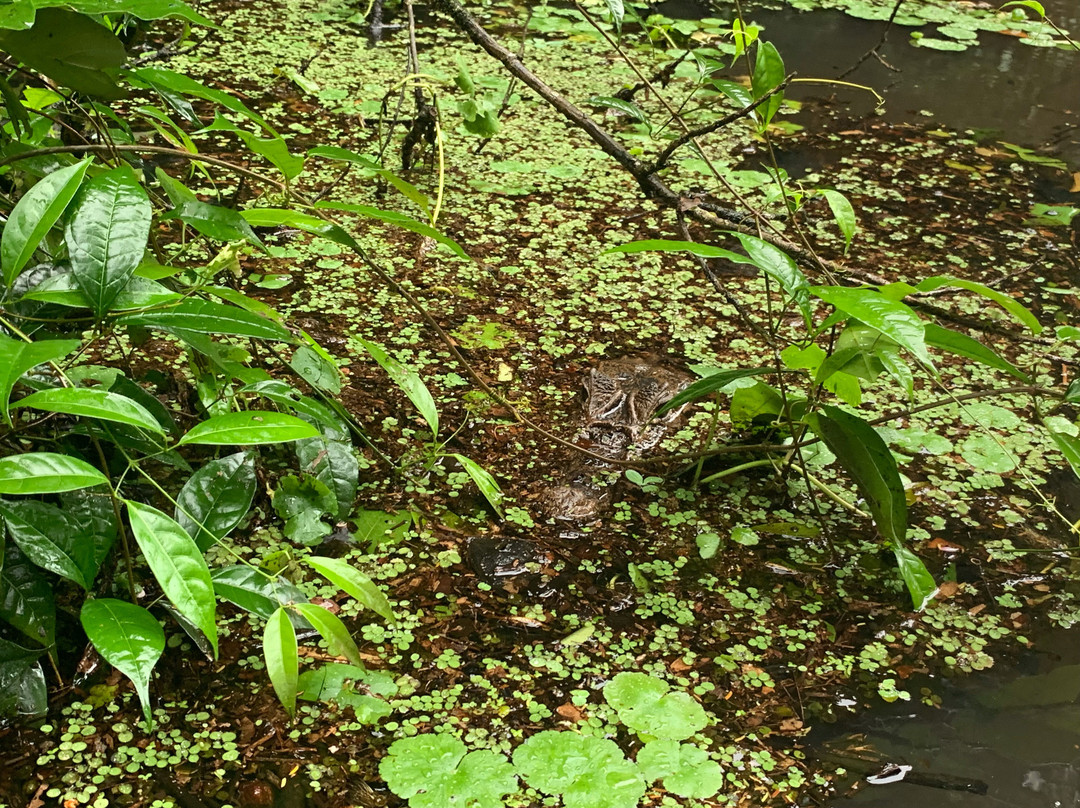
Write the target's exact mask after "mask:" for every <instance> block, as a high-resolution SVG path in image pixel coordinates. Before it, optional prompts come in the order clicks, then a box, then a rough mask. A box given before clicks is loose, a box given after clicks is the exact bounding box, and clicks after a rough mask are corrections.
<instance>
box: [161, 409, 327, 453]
mask: <svg viewBox="0 0 1080 808" xmlns="http://www.w3.org/2000/svg"><path fill="white" fill-rule="evenodd" d="M318 434H319V432H318V430H317V429H315V427H313V426H312V425H311V424H309V423H308V422H307V421H301V420H300V419H299V418H297V417H295V416H293V415H285V414H284V413H280V412H258V411H253V410H252V411H248V412H230V413H226V414H225V415H216V416H214V417H213V418H208V419H207V420H205V421H203V422H202V423H201V424H198V425H197V426H195V427H192V429H191V430H190V431H189V432H188V433H187V434H186V435H184V437H182V438H180V441H179V444H178V445H181V446H182V445H184V444H185V443H196V444H201V445H204V446H254V445H260V444H264V443H286V442H288V441H291V440H299V439H301V438H314V437H316V436H317V435H318Z"/></svg>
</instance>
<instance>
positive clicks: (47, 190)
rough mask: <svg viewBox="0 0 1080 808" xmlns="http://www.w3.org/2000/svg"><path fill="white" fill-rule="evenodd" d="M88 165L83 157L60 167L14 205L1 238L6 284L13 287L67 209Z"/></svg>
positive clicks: (0, 260)
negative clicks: (80, 160)
mask: <svg viewBox="0 0 1080 808" xmlns="http://www.w3.org/2000/svg"><path fill="white" fill-rule="evenodd" d="M89 166H90V160H83V161H82V162H79V163H76V164H75V165H73V166H67V167H66V168H61V169H57V170H56V171H54V172H52V173H51V174H48V175H46V176H45V177H44V178H43V179H41V180H39V181H38V183H37V184H36V185H35V186H34V187H33V188H31V189H30V190H29V191H27V192H26V193H25V194H23V195H22V197H21V198H20V199H19V201H18V202H17V203H16V205H15V207H14V208H12V210H11V214H10V215H9V216H8V220H7V222H6V223H5V224H4V233H3V236H2V237H0V266H2V267H3V277H4V283H5V284H6V285H7V286H11V284H12V282H13V281H14V280H15V278H16V277H18V275H19V273H20V272H22V270H23V267H25V266H26V263H27V262H28V261H29V260H30V258H31V256H33V254H34V250H36V249H37V248H38V245H39V244H40V243H41V240H42V239H43V238H44V237H45V234H46V233H48V232H49V230H50V229H52V226H53V225H54V224H56V222H57V221H59V219H60V217H61V216H62V215H63V214H64V211H65V210H67V206H68V204H69V203H70V202H71V200H72V199H73V198H74V196H75V193H76V192H77V191H78V190H79V185H80V184H81V183H82V180H83V176H84V175H85V174H86V169H87V168H88V167H89Z"/></svg>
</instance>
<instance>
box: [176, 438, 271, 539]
mask: <svg viewBox="0 0 1080 808" xmlns="http://www.w3.org/2000/svg"><path fill="white" fill-rule="evenodd" d="M255 487H256V482H255V461H254V459H253V458H252V457H251V455H249V454H248V453H247V452H237V453H236V454H231V455H228V456H226V457H221V458H218V459H217V460H211V461H210V462H209V463H207V464H206V465H205V466H203V467H202V468H201V469H199V470H198V471H196V472H195V473H194V474H192V475H191V477H190V478H189V479H188V481H187V482H186V483H184V487H183V488H181V489H180V493H179V494H177V495H176V521H177V523H178V524H179V525H180V526H181V527H183V528H184V530H186V531H187V532H188V535H189V536H191V538H192V539H194V540H195V544H196V545H198V547H199V549H200V550H203V551H205V550H207V549H209V547H210V546H211V545H213V544H214V543H215V542H218V541H221V540H222V539H223V538H225V537H226V536H227V535H229V533H230V532H231V531H232V530H233V528H235V527H236V526H237V525H239V524H240V522H242V521H243V519H244V517H245V516H247V513H248V511H249V510H250V509H251V502H252V500H253V499H254V498H255Z"/></svg>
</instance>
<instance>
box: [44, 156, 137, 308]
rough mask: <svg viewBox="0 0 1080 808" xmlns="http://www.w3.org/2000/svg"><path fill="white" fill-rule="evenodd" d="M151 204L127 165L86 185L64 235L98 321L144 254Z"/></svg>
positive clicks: (77, 278)
mask: <svg viewBox="0 0 1080 808" xmlns="http://www.w3.org/2000/svg"><path fill="white" fill-rule="evenodd" d="M151 215H152V210H151V208H150V198H149V197H148V196H147V195H146V191H144V190H143V187H142V186H141V185H139V183H138V181H137V180H136V179H135V174H134V172H133V171H132V170H131V167H130V166H128V165H123V166H121V167H119V168H115V169H113V170H112V171H108V172H106V173H104V174H100V175H98V176H97V177H94V178H93V179H92V180H90V181H89V182H87V183H86V184H85V185H83V187H82V188H81V189H80V190H79V194H78V196H76V198H75V203H74V208H73V210H72V214H71V217H70V218H69V219H68V223H67V227H66V228H65V231H64V236H65V240H66V241H67V245H68V253H69V257H70V261H71V272H72V275H74V277H75V282H76V283H77V284H78V286H79V288H80V289H81V290H82V293H83V295H85V296H86V299H87V301H88V302H89V304H90V310H91V311H93V312H94V314H95V315H97V316H98V317H101V316H103V315H104V314H105V313H106V312H107V311H109V308H110V307H111V306H112V303H113V301H114V300H116V297H117V295H119V294H120V292H121V290H123V289H124V287H125V286H127V285H128V281H129V280H131V276H132V275H133V274H134V273H135V268H136V267H137V266H138V265H139V262H140V261H142V256H143V253H144V252H145V251H146V240H147V238H148V237H149V235H150V218H151Z"/></svg>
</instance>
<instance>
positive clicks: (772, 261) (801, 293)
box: [731, 233, 810, 323]
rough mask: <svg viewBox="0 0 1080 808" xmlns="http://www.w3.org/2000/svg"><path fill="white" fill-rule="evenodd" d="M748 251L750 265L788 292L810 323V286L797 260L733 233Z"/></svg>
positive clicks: (763, 242) (744, 235)
mask: <svg viewBox="0 0 1080 808" xmlns="http://www.w3.org/2000/svg"><path fill="white" fill-rule="evenodd" d="M731 235H733V236H735V238H737V239H738V240H739V242H740V243H741V244H742V246H743V249H744V250H746V254H747V256H749V259H750V260H749V261H743V263H750V264H753V265H754V266H756V267H757V268H758V269H760V270H761V271H762V272H764V273H765V274H766V275H768V276H769V277H770V278H772V279H773V280H774V281H776V282H777V283H779V284H780V288H781V289H783V290H784V291H785V292H787V294H788V296H789V297H791V299H792V300H793V301H795V305H797V306H798V307H799V311H800V312H802V315H803V319H804V320H805V321H806V322H807V323H809V322H810V286H809V284H807V282H806V276H805V275H803V274H802V271H801V270H800V269H799V266H798V264H796V263H795V259H794V258H792V257H791V256H790V255H788V254H787V253H786V252H784V251H783V250H781V249H780V248H779V247H776V246H774V245H772V244H770V243H769V242H767V241H765V240H763V239H760V238H758V237H757V236H751V235H748V234H746V233H732V234H731Z"/></svg>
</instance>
